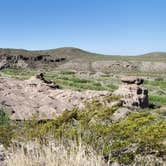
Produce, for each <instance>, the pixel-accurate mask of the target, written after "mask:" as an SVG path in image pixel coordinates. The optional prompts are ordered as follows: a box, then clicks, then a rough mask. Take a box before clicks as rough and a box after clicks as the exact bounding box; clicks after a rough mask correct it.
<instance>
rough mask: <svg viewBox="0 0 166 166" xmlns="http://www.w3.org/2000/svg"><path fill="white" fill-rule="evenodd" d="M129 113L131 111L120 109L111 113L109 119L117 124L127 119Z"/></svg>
mask: <svg viewBox="0 0 166 166" xmlns="http://www.w3.org/2000/svg"><path fill="white" fill-rule="evenodd" d="M130 112H131V110H129V109H128V108H124V107H121V108H119V109H117V110H116V111H115V112H114V113H113V115H112V117H111V119H112V120H113V121H114V122H118V121H119V120H120V119H122V118H125V117H127V116H128V114H129V113H130Z"/></svg>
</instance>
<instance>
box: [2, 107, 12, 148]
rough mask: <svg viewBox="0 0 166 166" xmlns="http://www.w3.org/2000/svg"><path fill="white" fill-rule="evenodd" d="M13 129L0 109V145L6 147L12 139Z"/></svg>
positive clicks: (7, 117) (6, 115) (5, 114)
mask: <svg viewBox="0 0 166 166" xmlns="http://www.w3.org/2000/svg"><path fill="white" fill-rule="evenodd" d="M12 130H13V127H12V125H11V121H10V119H9V116H8V114H7V113H6V112H5V110H4V109H2V108H1V109H0V144H3V145H4V146H8V145H9V144H10V142H11V139H12V137H13V131H12Z"/></svg>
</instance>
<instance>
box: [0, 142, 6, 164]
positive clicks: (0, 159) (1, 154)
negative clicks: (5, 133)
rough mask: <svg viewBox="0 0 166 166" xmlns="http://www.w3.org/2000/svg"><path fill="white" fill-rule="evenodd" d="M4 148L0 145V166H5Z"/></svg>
mask: <svg viewBox="0 0 166 166" xmlns="http://www.w3.org/2000/svg"><path fill="white" fill-rule="evenodd" d="M4 161H5V148H4V147H3V145H1V144H0V166H5V162H4Z"/></svg>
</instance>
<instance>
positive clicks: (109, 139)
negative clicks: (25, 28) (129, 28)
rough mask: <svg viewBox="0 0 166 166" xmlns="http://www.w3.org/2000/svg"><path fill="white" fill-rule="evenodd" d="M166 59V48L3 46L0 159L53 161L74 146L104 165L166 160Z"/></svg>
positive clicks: (9, 162) (8, 162) (2, 162)
mask: <svg viewBox="0 0 166 166" xmlns="http://www.w3.org/2000/svg"><path fill="white" fill-rule="evenodd" d="M165 64H166V57H165V53H150V54H146V55H142V56H134V57H132V56H130V57H129V56H104V55H98V54H93V53H89V52H86V51H82V50H80V49H75V48H62V49H56V50H46V51H26V50H13V49H0V165H7V166H8V165H9V166H10V165H12V166H15V165H18V158H19V159H20V160H19V161H20V163H19V166H22V165H26V164H25V163H26V162H32V163H33V164H34V163H35V162H36V161H37V164H38V165H44V164H45V163H46V161H47V160H48V161H50V160H49V159H50V157H53V158H52V159H51V161H54V162H55V163H56V161H55V158H56V156H57V155H56V154H57V153H58V154H59V153H60V154H62V152H64V156H63V155H61V156H60V158H56V160H59V161H60V162H61V161H62V160H64V158H65V160H64V161H65V162H67V163H73V161H75V159H72V161H71V160H70V161H68V159H70V158H69V156H68V155H67V157H66V156H65V155H66V154H74V155H78V156H81V158H84V157H85V158H86V162H88V163H89V161H91V159H92V158H93V159H95V161H97V162H98V163H102V164H101V165H102V166H105V165H110V166H111V165H125V166H127V165H152V166H153V165H164V164H165V163H166V146H165V145H166V144H165V141H166V121H165V117H166V97H165V96H166V65H165ZM41 72H42V73H41ZM34 141H37V143H36V142H34ZM75 141H76V144H77V145H75V146H74V151H73V149H70V148H71V144H73V142H74V144H75ZM38 143H39V144H40V145H41V146H40V148H39V149H36V146H35V145H36V144H38ZM52 143H53V144H54V146H51V149H48V147H49V145H50V144H52ZM80 145H84V146H85V147H86V149H81V150H80V149H78V151H76V149H77V148H78V147H79V148H80ZM43 146H44V148H46V149H47V150H48V151H47V155H48V156H46V158H45V153H46V151H45V150H44V149H42V148H41V147H43ZM77 146H78V147H77ZM62 147H63V149H62ZM28 148H30V151H29V152H30V153H28V154H27V150H28ZM55 149H56V150H57V151H56V153H54V152H55V151H54V150H55ZM87 149H91V150H90V151H88V152H89V153H88V154H91V152H93V157H91V158H88V157H89V156H88V155H87ZM36 150H37V154H36ZM62 150H63V151H62ZM31 152H33V155H30V154H31ZM70 152H71V153H70ZM73 152H74V153H73ZM80 152H81V154H80ZM82 152H86V153H85V154H84V153H82ZM20 154H21V155H20ZM38 154H40V155H41V156H43V157H42V158H40V155H38ZM53 154H54V155H53ZM52 155H53V156H52ZM78 156H77V157H78ZM74 157H76V156H74ZM43 158H44V160H43ZM66 160H67V161H66ZM92 162H93V163H94V160H93V161H92ZM91 165H92V164H91Z"/></svg>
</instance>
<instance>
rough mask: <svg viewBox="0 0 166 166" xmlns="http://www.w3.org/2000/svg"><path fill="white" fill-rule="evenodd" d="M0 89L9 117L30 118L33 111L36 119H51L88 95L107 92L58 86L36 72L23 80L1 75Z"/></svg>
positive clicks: (88, 97)
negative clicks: (80, 90)
mask: <svg viewBox="0 0 166 166" xmlns="http://www.w3.org/2000/svg"><path fill="white" fill-rule="evenodd" d="M0 93H1V95H0V104H1V106H4V107H6V108H7V109H8V110H9V112H10V113H11V119H13V120H27V119H32V118H33V116H34V115H35V114H38V116H39V119H54V118H55V117H56V116H57V115H59V114H62V113H63V112H64V111H65V110H71V109H73V108H74V107H79V108H81V107H82V106H83V104H84V102H85V101H87V100H89V99H93V98H96V97H101V96H109V95H111V93H110V92H108V91H91V90H87V91H83V92H76V91H72V90H62V89H58V88H57V87H55V86H53V85H52V84H51V85H50V84H49V83H45V82H43V81H42V80H41V79H38V78H37V77H36V76H33V77H32V78H30V79H29V80H25V81H20V80H16V79H11V78H4V77H1V78H0Z"/></svg>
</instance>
